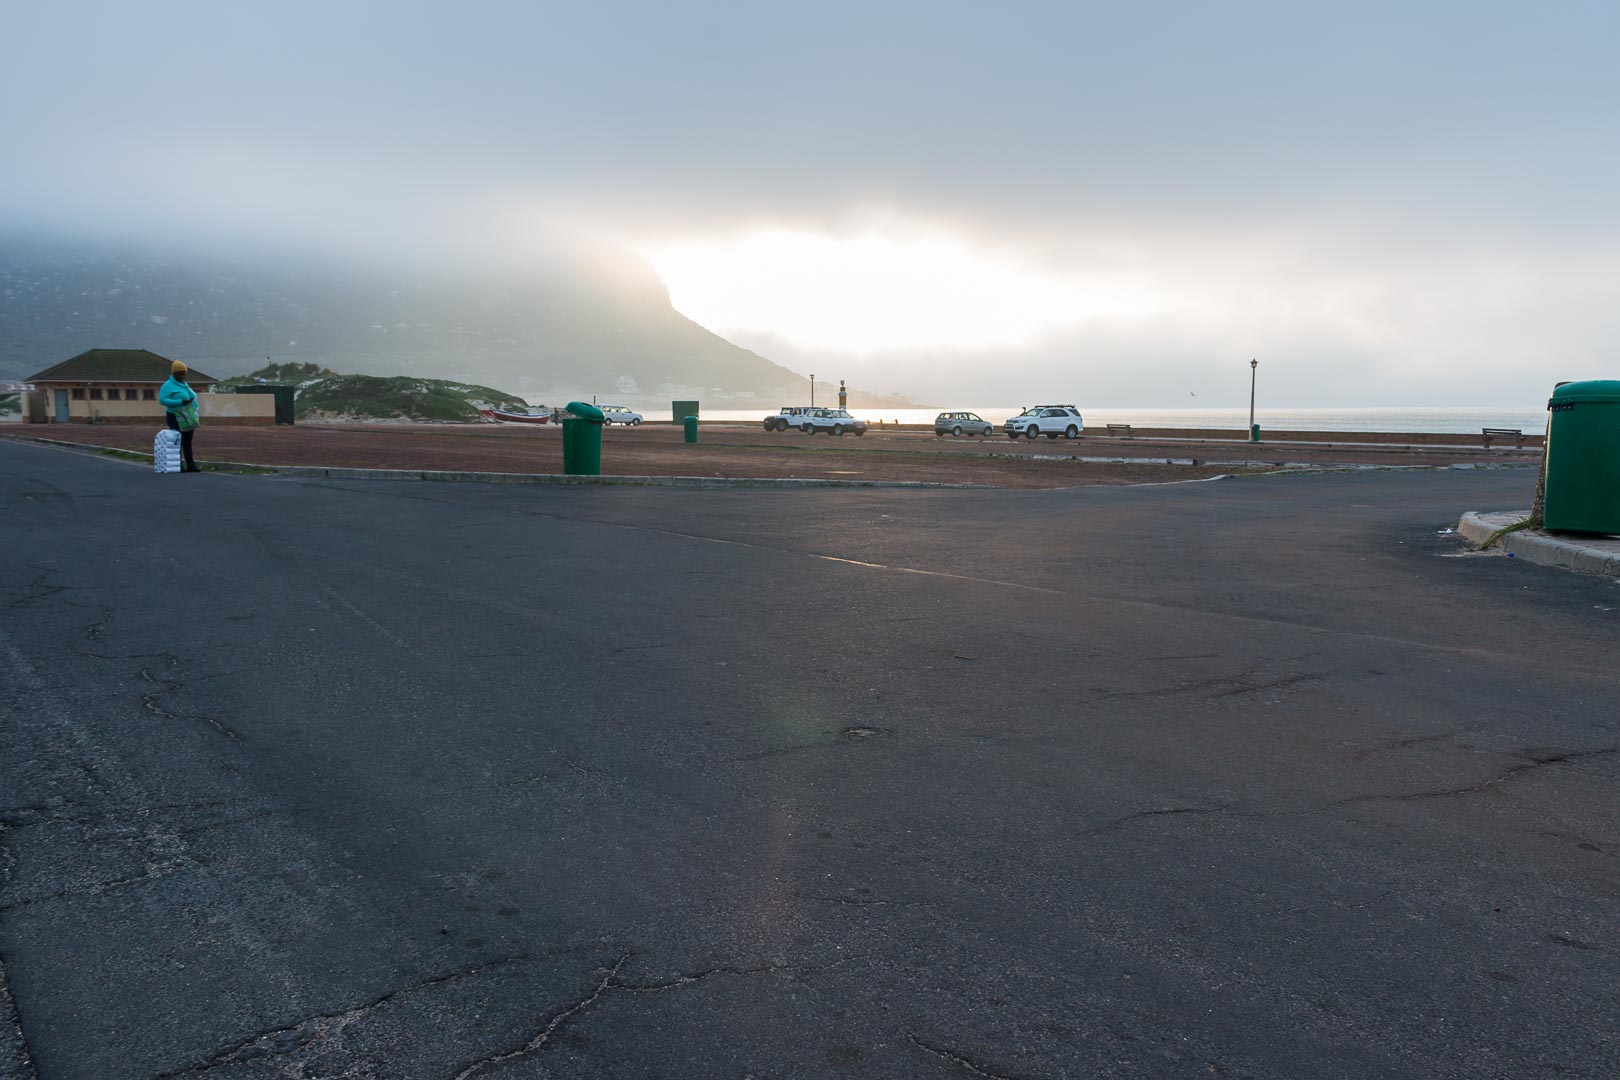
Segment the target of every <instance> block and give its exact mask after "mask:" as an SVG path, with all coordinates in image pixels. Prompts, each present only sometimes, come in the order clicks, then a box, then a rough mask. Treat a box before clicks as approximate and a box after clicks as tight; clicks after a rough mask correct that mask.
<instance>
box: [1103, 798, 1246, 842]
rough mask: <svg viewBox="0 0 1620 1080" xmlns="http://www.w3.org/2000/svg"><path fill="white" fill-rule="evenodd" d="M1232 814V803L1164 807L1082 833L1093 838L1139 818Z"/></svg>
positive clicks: (1110, 822)
mask: <svg viewBox="0 0 1620 1080" xmlns="http://www.w3.org/2000/svg"><path fill="white" fill-rule="evenodd" d="M1231 812H1232V804H1231V803H1222V804H1221V805H1220V806H1167V807H1162V808H1159V809H1154V810H1138V811H1136V812H1135V813H1133V814H1126V815H1125V816H1124V817H1119V818H1115V819H1114V820H1113V821H1106V822H1104V823H1103V824H1101V825H1098V826H1096V827H1095V828H1091V829H1087V830H1085V831H1084V832H1083V833H1081V835H1082V836H1093V835H1095V834H1097V833H1100V832H1107V831H1108V830H1110V829H1117V828H1119V827H1120V826H1121V825H1124V824H1125V823H1126V822H1129V821H1135V820H1137V819H1138V818H1148V817H1170V816H1173V815H1176V814H1226V813H1231ZM1237 816H1238V817H1262V816H1266V815H1262V814H1245V813H1242V812H1239V813H1238V814H1237Z"/></svg>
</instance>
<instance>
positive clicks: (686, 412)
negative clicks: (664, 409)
mask: <svg viewBox="0 0 1620 1080" xmlns="http://www.w3.org/2000/svg"><path fill="white" fill-rule="evenodd" d="M669 411H670V414H671V415H670V419H671V420H673V421H675V423H677V424H678V423H680V422H681V421H682V420H684V419H686V418H687V417H688V416H696V415H697V414H698V403H697V402H695V401H672V402H670V403H669Z"/></svg>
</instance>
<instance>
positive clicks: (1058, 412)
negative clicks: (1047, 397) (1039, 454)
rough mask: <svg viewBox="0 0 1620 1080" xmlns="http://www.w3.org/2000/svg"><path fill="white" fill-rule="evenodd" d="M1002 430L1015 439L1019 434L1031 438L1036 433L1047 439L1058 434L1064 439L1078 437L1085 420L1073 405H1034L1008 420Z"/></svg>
mask: <svg viewBox="0 0 1620 1080" xmlns="http://www.w3.org/2000/svg"><path fill="white" fill-rule="evenodd" d="M1002 430H1003V431H1005V432H1006V433H1007V438H1009V439H1016V438H1018V436H1020V435H1022V436H1024V437H1025V438H1026V439H1033V438H1034V437H1035V436H1037V435H1045V436H1046V437H1047V438H1048V439H1055V438H1057V437H1058V436H1059V435H1062V436H1063V437H1064V438H1066V439H1078V438H1079V437H1080V433H1081V432H1082V431H1084V430H1086V422H1085V421H1084V420H1082V419H1081V418H1080V410H1079V409H1077V408H1075V407H1074V406H1073V405H1035V406H1033V407H1031V408H1028V409H1025V410H1024V411H1023V412H1021V413H1019V414H1018V415H1017V416H1015V417H1013V418H1012V419H1010V420H1008V421H1007V422H1006V423H1005V424H1003V425H1002Z"/></svg>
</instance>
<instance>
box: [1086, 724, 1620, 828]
mask: <svg viewBox="0 0 1620 1080" xmlns="http://www.w3.org/2000/svg"><path fill="white" fill-rule="evenodd" d="M1439 737H1440V736H1435V737H1433V738H1439ZM1413 741H1419V742H1421V741H1428V740H1427V739H1418V740H1413ZM1605 754H1620V746H1598V747H1592V748H1590V749H1587V750H1557V751H1553V750H1542V749H1536V748H1533V747H1527V748H1525V749H1521V750H1516V751H1513V752H1512V754H1511V756H1513V757H1519V758H1526V759H1528V760H1525V761H1524V762H1522V763H1521V764H1518V765H1514V766H1512V767H1510V768H1508V769H1506V770H1504V771H1503V772H1501V773H1500V774H1498V775H1496V776H1493V777H1490V778H1489V779H1487V780H1481V781H1479V782H1478V783H1475V784H1468V785H1465V786H1461V787H1453V788H1439V789H1436V790H1433V791H1407V792H1391V793H1384V794H1376V795H1352V796H1350V797H1348V798H1344V799H1336V800H1334V801H1333V802H1329V803H1323V804H1322V805H1321V806H1313V807H1310V808H1308V809H1305V810H1238V809H1234V804H1233V803H1222V804H1221V805H1219V806H1172V807H1163V808H1155V809H1150V810H1137V811H1135V812H1133V813H1129V814H1126V815H1124V816H1123V817H1118V818H1115V819H1113V820H1112V821H1106V822H1104V823H1102V824H1101V825H1097V826H1094V827H1092V828H1090V829H1085V830H1083V831H1082V832H1081V833H1080V835H1081V836H1091V835H1094V834H1096V833H1101V832H1107V831H1108V830H1110V829H1115V828H1118V827H1120V826H1122V825H1125V824H1126V823H1128V822H1131V821H1137V820H1139V819H1142V818H1150V817H1171V816H1180V815H1201V814H1223V815H1229V816H1231V817H1242V818H1266V817H1301V816H1305V815H1308V814H1323V813H1326V812H1328V811H1329V810H1336V809H1338V808H1339V807H1342V806H1354V805H1356V804H1359V803H1369V802H1415V801H1418V800H1422V799H1451V798H1458V797H1460V796H1464V795H1477V794H1479V793H1481V792H1486V791H1491V790H1492V789H1494V788H1496V787H1498V786H1499V785H1501V784H1504V783H1506V782H1507V781H1509V780H1512V779H1513V778H1514V777H1517V776H1522V775H1524V774H1525V773H1528V772H1533V771H1534V770H1536V769H1542V768H1546V767H1547V766H1549V765H1572V764H1574V763H1575V762H1577V761H1579V760H1581V759H1582V758H1588V757H1600V756H1602V755H1605ZM1546 835H1553V834H1546ZM1557 835H1564V834H1557ZM1569 838H1570V839H1577V840H1578V839H1580V838H1579V837H1569ZM1594 850H1597V851H1602V852H1603V853H1604V854H1608V852H1606V851H1603V849H1602V848H1598V847H1596V846H1595V845H1594Z"/></svg>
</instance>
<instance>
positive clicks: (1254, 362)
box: [1249, 360, 1260, 370]
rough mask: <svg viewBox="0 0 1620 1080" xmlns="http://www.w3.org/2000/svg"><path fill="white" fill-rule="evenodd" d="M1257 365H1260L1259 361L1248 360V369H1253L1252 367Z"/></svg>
mask: <svg viewBox="0 0 1620 1080" xmlns="http://www.w3.org/2000/svg"><path fill="white" fill-rule="evenodd" d="M1259 366H1260V361H1258V360H1250V361H1249V368H1250V370H1253V369H1254V368H1257V367H1259Z"/></svg>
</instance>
